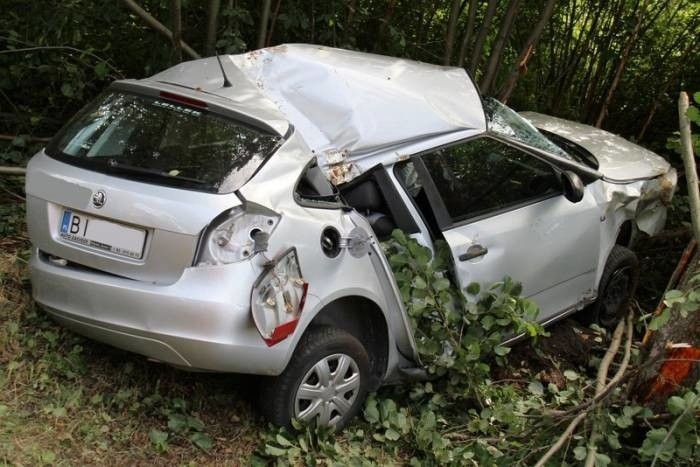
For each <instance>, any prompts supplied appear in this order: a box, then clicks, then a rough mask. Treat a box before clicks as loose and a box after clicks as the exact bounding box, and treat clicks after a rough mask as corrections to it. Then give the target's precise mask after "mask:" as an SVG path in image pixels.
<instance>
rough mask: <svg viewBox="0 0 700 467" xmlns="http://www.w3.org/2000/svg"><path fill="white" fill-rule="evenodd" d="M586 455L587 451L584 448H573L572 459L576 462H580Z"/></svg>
mask: <svg viewBox="0 0 700 467" xmlns="http://www.w3.org/2000/svg"><path fill="white" fill-rule="evenodd" d="M587 453H588V450H587V449H586V447H585V446H577V447H576V448H574V458H575V459H576V460H577V461H582V460H584V459H585V458H586V454H587Z"/></svg>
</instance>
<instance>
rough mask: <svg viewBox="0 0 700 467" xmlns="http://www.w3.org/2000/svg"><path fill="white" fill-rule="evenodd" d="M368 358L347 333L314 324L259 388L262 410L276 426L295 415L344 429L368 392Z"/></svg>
mask: <svg viewBox="0 0 700 467" xmlns="http://www.w3.org/2000/svg"><path fill="white" fill-rule="evenodd" d="M368 380H369V357H368V356H367V351H366V350H365V348H364V347H363V346H362V344H361V343H360V341H358V340H357V339H356V338H355V337H354V336H352V335H351V334H349V333H347V332H345V331H343V330H342V329H337V328H333V327H325V326H324V327H317V328H312V329H310V330H309V331H307V333H306V334H305V335H304V336H303V337H302V338H301V341H300V342H299V345H298V346H297V349H296V350H295V352H294V355H293V356H292V359H291V360H290V362H289V364H288V365H287V368H286V369H285V370H284V372H282V374H280V375H279V376H277V377H274V378H268V379H267V380H266V381H264V382H263V383H262V384H263V387H262V388H261V401H260V402H261V410H262V412H263V414H264V415H265V417H266V418H267V419H268V420H269V421H271V422H272V423H274V424H276V425H281V426H286V427H288V428H289V427H291V421H292V419H293V418H296V419H297V420H299V421H301V422H303V423H309V424H315V425H316V426H327V427H332V428H333V430H334V431H336V432H338V431H340V430H342V429H343V428H344V427H345V426H346V425H347V424H348V422H349V421H350V420H352V419H353V418H354V417H355V415H356V414H357V412H358V411H359V409H360V407H361V406H362V403H363V402H364V400H365V396H366V393H367V382H368Z"/></svg>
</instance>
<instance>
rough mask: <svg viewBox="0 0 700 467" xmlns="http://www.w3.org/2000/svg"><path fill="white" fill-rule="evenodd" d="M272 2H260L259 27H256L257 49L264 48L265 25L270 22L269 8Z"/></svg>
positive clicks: (268, 0)
mask: <svg viewBox="0 0 700 467" xmlns="http://www.w3.org/2000/svg"><path fill="white" fill-rule="evenodd" d="M271 4H272V0H263V1H262V12H261V13H260V26H259V27H258V47H257V48H258V49H262V48H263V47H265V39H266V38H267V23H268V22H269V21H270V6H271Z"/></svg>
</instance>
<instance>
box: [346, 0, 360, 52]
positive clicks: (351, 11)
mask: <svg viewBox="0 0 700 467" xmlns="http://www.w3.org/2000/svg"><path fill="white" fill-rule="evenodd" d="M356 12H357V0H350V1H349V2H348V16H347V17H346V18H345V30H344V31H343V36H344V37H345V39H344V40H345V43H346V44H349V43H350V33H351V32H352V25H353V22H354V20H355V13H356Z"/></svg>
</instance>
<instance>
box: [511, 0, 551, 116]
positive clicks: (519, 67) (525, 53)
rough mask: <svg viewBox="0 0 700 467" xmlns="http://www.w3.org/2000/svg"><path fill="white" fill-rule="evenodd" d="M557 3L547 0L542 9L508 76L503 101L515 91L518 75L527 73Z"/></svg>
mask: <svg viewBox="0 0 700 467" xmlns="http://www.w3.org/2000/svg"><path fill="white" fill-rule="evenodd" d="M556 4H557V0H547V4H546V5H545V7H544V9H543V10H542V14H541V15H540V19H539V20H538V21H537V24H536V25H535V27H534V29H533V30H532V32H531V33H530V37H528V38H527V41H525V46H524V47H523V49H522V51H521V52H520V55H519V56H518V59H517V60H516V62H515V66H514V67H513V70H512V71H511V72H510V75H509V76H508V81H507V82H506V85H505V87H504V89H503V92H502V93H501V102H503V103H505V102H507V101H508V98H509V97H510V95H511V93H512V92H513V89H515V83H516V82H517V81H518V77H519V76H520V75H521V74H525V72H527V62H528V60H529V59H530V57H531V56H532V54H533V52H534V50H535V48H536V47H537V43H538V42H539V40H540V36H541V35H542V31H544V27H545V26H546V25H547V23H548V22H549V19H550V18H551V17H552V14H553V13H554V7H555V6H556Z"/></svg>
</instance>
